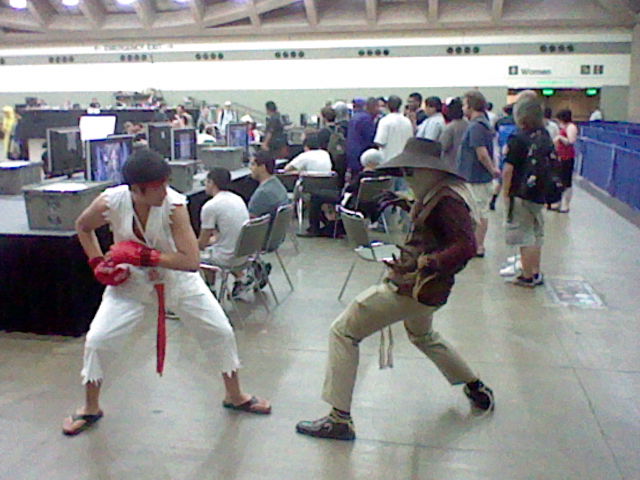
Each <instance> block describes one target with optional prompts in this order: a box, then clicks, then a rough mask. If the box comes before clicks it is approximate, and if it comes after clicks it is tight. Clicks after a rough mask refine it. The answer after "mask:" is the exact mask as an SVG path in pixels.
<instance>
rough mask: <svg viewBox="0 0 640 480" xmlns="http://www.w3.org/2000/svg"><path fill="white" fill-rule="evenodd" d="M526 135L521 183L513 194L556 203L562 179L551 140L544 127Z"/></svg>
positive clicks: (558, 198) (527, 198)
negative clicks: (526, 145)
mask: <svg viewBox="0 0 640 480" xmlns="http://www.w3.org/2000/svg"><path fill="white" fill-rule="evenodd" d="M528 137H529V141H530V144H529V148H528V151H527V158H526V159H525V161H524V162H523V164H522V170H521V171H522V174H521V176H520V179H521V183H520V185H519V188H518V189H517V191H516V193H515V195H516V196H517V197H520V198H523V199H525V200H529V201H531V202H534V203H541V204H544V203H547V204H549V203H557V202H559V201H560V199H561V198H562V181H561V180H560V177H559V175H558V160H557V157H556V152H555V149H554V147H553V141H552V140H551V137H550V136H549V133H548V132H547V131H546V130H544V129H540V130H536V131H534V132H532V133H531V134H530V135H529V136H528Z"/></svg>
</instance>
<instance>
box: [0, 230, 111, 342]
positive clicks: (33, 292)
mask: <svg viewBox="0 0 640 480" xmlns="http://www.w3.org/2000/svg"><path fill="white" fill-rule="evenodd" d="M110 236H111V235H110V234H109V232H108V231H107V229H106V228H104V229H101V231H100V232H99V238H100V243H101V244H104V245H108V243H109V242H110V240H109V239H110ZM0 252H2V255H0V305H2V308H0V329H4V330H8V331H20V332H31V333H38V334H46V335H51V334H55V335H72V336H78V335H82V334H83V333H85V332H86V331H87V330H88V329H89V324H90V323H91V320H92V318H93V315H94V314H95V312H96V310H97V308H98V305H99V304H100V299H101V296H102V292H103V289H104V287H103V286H102V285H100V284H99V283H98V282H96V281H95V279H94V278H93V274H92V272H91V269H90V268H89V266H88V265H87V257H86V256H85V254H84V252H83V251H82V247H81V246H80V243H79V242H78V238H77V236H76V235H73V236H66V237H54V236H51V237H50V236H42V235H37V236H36V235H0Z"/></svg>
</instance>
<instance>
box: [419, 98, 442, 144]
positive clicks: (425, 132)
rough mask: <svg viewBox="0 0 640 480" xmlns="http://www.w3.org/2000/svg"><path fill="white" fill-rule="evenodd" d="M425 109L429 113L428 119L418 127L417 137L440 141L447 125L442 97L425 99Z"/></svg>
mask: <svg viewBox="0 0 640 480" xmlns="http://www.w3.org/2000/svg"><path fill="white" fill-rule="evenodd" d="M424 111H425V112H426V113H427V119H426V120H425V121H424V122H422V123H421V124H420V126H419V127H418V131H417V132H416V137H417V138H426V139H427V140H433V141H434V142H439V141H440V135H442V132H443V131H444V127H445V121H444V116H443V115H442V100H440V97H429V98H427V99H426V100H425V101H424Z"/></svg>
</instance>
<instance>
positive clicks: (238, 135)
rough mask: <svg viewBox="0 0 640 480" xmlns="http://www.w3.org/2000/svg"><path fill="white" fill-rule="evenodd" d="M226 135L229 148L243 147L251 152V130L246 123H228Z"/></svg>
mask: <svg viewBox="0 0 640 480" xmlns="http://www.w3.org/2000/svg"><path fill="white" fill-rule="evenodd" d="M226 133H227V146H228V147H242V148H243V149H244V150H245V151H247V152H248V151H249V128H248V126H247V124H246V123H228V124H227V132H226Z"/></svg>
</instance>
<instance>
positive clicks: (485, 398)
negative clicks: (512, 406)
mask: <svg viewBox="0 0 640 480" xmlns="http://www.w3.org/2000/svg"><path fill="white" fill-rule="evenodd" d="M475 383H476V385H475V388H470V387H469V384H467V385H465V386H464V388H463V391H464V394H465V395H466V396H467V398H468V399H469V401H470V402H471V406H472V407H474V408H477V409H478V410H483V411H485V412H489V411H493V410H494V409H495V408H496V405H495V400H494V398H493V390H491V389H490V388H489V387H487V386H486V385H485V384H484V383H482V382H481V381H480V380H478V381H477V382H475Z"/></svg>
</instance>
